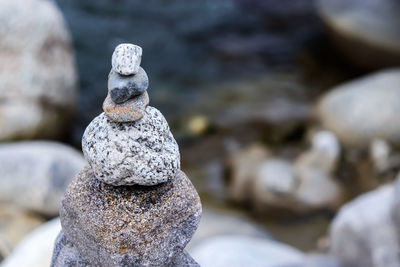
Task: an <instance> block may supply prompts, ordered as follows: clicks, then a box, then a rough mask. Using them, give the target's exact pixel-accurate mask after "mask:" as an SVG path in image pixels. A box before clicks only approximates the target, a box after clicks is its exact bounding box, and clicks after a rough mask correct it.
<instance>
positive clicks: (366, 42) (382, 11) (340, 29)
mask: <svg viewBox="0 0 400 267" xmlns="http://www.w3.org/2000/svg"><path fill="white" fill-rule="evenodd" d="M315 6H316V11H317V12H318V13H319V16H320V17H321V19H322V21H323V22H324V23H325V24H326V27H327V29H328V32H329V33H330V34H331V37H332V38H331V39H332V41H333V44H334V45H336V47H337V48H338V49H339V50H340V52H341V53H342V54H343V55H344V56H346V57H347V58H348V59H349V60H350V61H351V62H352V63H353V64H356V65H357V66H358V67H362V68H364V69H368V70H370V69H377V68H382V67H388V66H398V65H399V64H400V33H399V27H400V20H399V19H398V14H399V13H400V5H399V2H398V0H379V1H376V0H317V1H315ZM371 18H373V19H371Z"/></svg>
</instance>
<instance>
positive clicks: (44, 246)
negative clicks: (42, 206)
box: [0, 218, 74, 267]
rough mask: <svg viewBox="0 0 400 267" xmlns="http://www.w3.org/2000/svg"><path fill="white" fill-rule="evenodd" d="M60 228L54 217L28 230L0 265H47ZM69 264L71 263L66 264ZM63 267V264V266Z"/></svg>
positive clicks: (37, 266)
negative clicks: (30, 230)
mask: <svg viewBox="0 0 400 267" xmlns="http://www.w3.org/2000/svg"><path fill="white" fill-rule="evenodd" d="M60 230H61V224H60V219H59V218H54V219H53V220H50V221H48V222H46V223H44V224H43V225H41V226H39V227H37V228H36V229H34V230H33V231H32V232H30V233H29V234H28V235H27V236H26V237H24V239H23V240H22V241H21V242H20V243H19V244H18V246H17V247H16V248H15V250H14V251H13V252H12V253H11V254H10V255H9V256H8V257H6V258H5V260H4V261H3V262H1V264H0V266H1V267H16V266H24V267H43V266H49V265H50V262H51V255H52V251H53V247H54V240H55V239H56V237H57V234H58V233H59V232H60ZM67 266H71V265H67ZM72 266H74V265H72ZM64 267H65V266H64Z"/></svg>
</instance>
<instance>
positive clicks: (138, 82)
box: [108, 68, 149, 104]
mask: <svg viewBox="0 0 400 267" xmlns="http://www.w3.org/2000/svg"><path fill="white" fill-rule="evenodd" d="M148 87H149V78H148V77H147V74H146V72H145V70H144V69H143V68H139V71H138V73H137V74H135V75H131V76H122V75H120V74H118V73H117V72H115V71H113V70H111V72H110V74H109V75H108V92H109V94H110V95H111V99H112V100H113V101H114V102H115V103H117V104H122V103H124V102H126V101H128V100H129V99H131V98H132V97H135V96H138V95H140V94H143V93H144V92H145V91H146V90H147V88H148Z"/></svg>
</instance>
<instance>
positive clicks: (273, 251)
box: [192, 235, 304, 267]
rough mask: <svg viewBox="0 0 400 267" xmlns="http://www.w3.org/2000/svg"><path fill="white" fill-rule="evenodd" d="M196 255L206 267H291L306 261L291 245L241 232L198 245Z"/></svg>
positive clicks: (194, 250) (194, 254)
mask: <svg viewBox="0 0 400 267" xmlns="http://www.w3.org/2000/svg"><path fill="white" fill-rule="evenodd" d="M192 255H193V258H194V259H195V260H196V261H197V262H198V263H199V264H200V265H201V266H202V267H229V266H252V267H277V266H282V267H283V266H288V267H289V266H301V264H302V262H303V260H304V254H303V253H302V252H301V251H299V250H297V249H295V248H294V247H291V246H289V245H286V244H283V243H279V242H277V241H273V240H270V239H262V238H255V237H248V236H240V235H226V236H216V237H212V238H210V239H208V240H206V241H204V242H203V243H201V244H199V245H198V246H196V247H194V248H193V250H192Z"/></svg>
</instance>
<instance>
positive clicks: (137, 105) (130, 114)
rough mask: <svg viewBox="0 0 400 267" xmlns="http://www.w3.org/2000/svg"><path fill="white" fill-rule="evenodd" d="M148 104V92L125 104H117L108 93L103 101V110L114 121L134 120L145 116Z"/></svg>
mask: <svg viewBox="0 0 400 267" xmlns="http://www.w3.org/2000/svg"><path fill="white" fill-rule="evenodd" d="M148 104H149V95H148V94H147V92H144V94H142V95H140V96H137V97H134V98H132V99H130V100H128V101H127V102H125V103H123V104H115V102H114V101H112V99H111V97H110V94H108V95H107V98H106V99H105V100H104V103H103V111H104V113H105V114H106V115H107V117H108V118H109V119H110V120H112V121H114V122H134V121H137V120H140V119H141V118H143V116H144V114H145V112H146V107H147V105H148Z"/></svg>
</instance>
